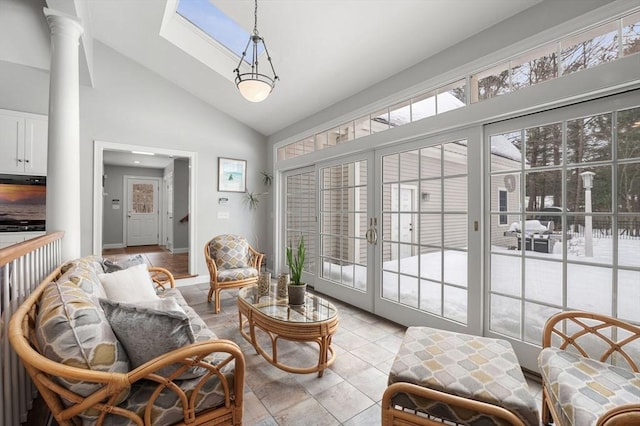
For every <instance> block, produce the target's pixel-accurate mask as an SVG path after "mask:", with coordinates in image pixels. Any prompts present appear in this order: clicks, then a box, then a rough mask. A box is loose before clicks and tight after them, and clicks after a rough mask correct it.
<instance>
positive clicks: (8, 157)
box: [0, 110, 48, 176]
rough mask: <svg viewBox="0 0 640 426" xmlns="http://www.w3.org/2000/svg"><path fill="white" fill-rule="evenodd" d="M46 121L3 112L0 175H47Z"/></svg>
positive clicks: (0, 124)
mask: <svg viewBox="0 0 640 426" xmlns="http://www.w3.org/2000/svg"><path fill="white" fill-rule="evenodd" d="M47 131H48V124H47V117H46V116H44V115H36V114H27V113H21V112H15V111H7V110H0V152H1V153H2V154H1V155H0V173H8V174H27V175H40V176H45V175H46V174H47Z"/></svg>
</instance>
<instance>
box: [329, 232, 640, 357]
mask: <svg viewBox="0 0 640 426" xmlns="http://www.w3.org/2000/svg"><path fill="white" fill-rule="evenodd" d="M562 249H563V248H562V243H556V244H555V246H554V247H553V253H539V252H534V251H530V250H527V251H525V253H524V257H523V256H522V251H519V250H509V249H506V248H502V247H492V254H491V280H490V282H491V284H490V285H491V291H492V293H493V294H492V295H491V299H490V307H489V309H490V312H491V324H490V328H491V329H492V330H494V331H497V332H499V333H503V334H506V335H509V336H512V337H516V338H522V337H521V335H520V333H521V330H522V329H523V328H522V321H523V320H524V323H525V324H526V327H525V328H524V339H525V340H526V341H530V342H532V343H538V344H539V342H540V341H541V336H542V327H543V325H544V322H545V321H546V319H547V318H548V317H549V316H551V315H552V314H554V313H555V312H557V311H558V310H559V308H558V306H560V307H562V306H566V307H567V308H568V309H580V310H586V311H593V312H599V313H604V314H607V315H611V314H612V313H613V307H614V303H615V308H616V309H617V316H618V317H620V318H622V319H626V320H631V321H636V322H640V272H637V271H624V270H621V271H619V272H618V277H617V298H615V300H614V291H613V269H612V268H611V266H612V260H613V239H612V238H594V239H593V257H591V258H587V257H585V255H584V239H583V238H572V239H570V240H568V247H567V260H568V262H567V268H566V290H565V287H564V285H563V274H564V272H563V263H562ZM618 259H619V265H620V266H635V267H640V240H638V239H620V240H618ZM523 262H524V274H525V280H524V284H523V282H522V271H523V265H522V263H523ZM418 264H420V268H419V269H418ZM443 266H444V267H443ZM442 270H444V274H445V276H444V281H445V282H446V283H450V284H455V285H456V286H459V287H461V288H458V287H455V286H447V285H445V286H444V295H443V294H442V291H441V288H442V286H440V285H439V284H437V283H433V282H429V281H424V280H418V279H417V278H416V276H418V274H419V271H420V273H421V276H422V278H426V279H428V280H434V281H436V282H439V281H441V279H442V276H441V271H442ZM399 271H400V272H402V274H398V272H399ZM403 274H407V275H403ZM323 275H324V277H325V278H328V279H331V280H335V281H339V282H340V281H341V277H342V282H344V283H345V284H347V285H350V286H351V285H353V286H354V287H355V288H359V289H364V288H365V283H366V267H364V266H359V265H344V266H340V265H335V264H331V263H325V264H324V274H323ZM466 286H467V253H466V252H459V251H445V252H444V261H443V260H442V256H441V252H435V253H428V254H423V255H420V256H411V257H406V258H403V259H400V260H399V261H398V260H394V261H388V262H385V263H384V265H383V278H382V294H383V296H384V297H385V298H388V299H391V300H398V301H400V302H401V303H402V304H405V305H408V306H412V307H420V308H421V309H423V310H426V311H428V312H433V313H435V314H438V315H440V314H441V312H442V310H443V314H444V316H445V317H447V318H450V319H453V320H456V321H461V322H466V311H467V292H466V291H465V290H464V288H465V287H466ZM420 287H421V291H419V288H420ZM496 293H498V294H496ZM565 294H566V303H563V298H564V297H565ZM523 296H524V299H526V300H524V299H523ZM419 299H420V300H419ZM443 301H444V305H443V303H442V302H443Z"/></svg>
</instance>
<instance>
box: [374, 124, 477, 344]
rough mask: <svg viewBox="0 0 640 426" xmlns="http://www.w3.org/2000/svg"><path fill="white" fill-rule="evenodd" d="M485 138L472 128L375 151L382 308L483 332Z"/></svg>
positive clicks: (412, 319)
mask: <svg viewBox="0 0 640 426" xmlns="http://www.w3.org/2000/svg"><path fill="white" fill-rule="evenodd" d="M479 142H480V137H479V134H475V135H474V134H473V132H471V131H468V130H467V131H463V132H454V133H448V134H445V135H441V136H437V137H431V138H425V139H420V140H416V141H414V142H411V143H408V144H404V145H401V146H394V147H392V148H388V149H384V150H379V151H377V152H376V166H377V169H376V183H375V185H376V191H375V193H376V211H377V213H376V216H377V217H378V218H379V223H380V238H379V239H378V242H377V247H376V259H375V265H376V267H375V269H376V273H375V274H374V275H375V278H376V279H375V282H376V289H377V297H376V298H375V312H376V313H377V314H378V315H381V316H384V317H386V318H389V319H392V320H394V321H396V322H399V323H402V324H407V325H410V324H413V325H427V326H432V327H438V328H444V329H449V330H456V331H461V332H469V333H478V332H479V331H480V327H479V326H480V318H481V317H480V307H479V306H478V304H477V302H476V301H477V300H478V299H479V297H480V295H481V292H480V280H479V277H480V266H481V262H480V259H481V256H480V255H479V251H480V240H481V239H480V235H479V234H480V233H479V232H478V228H479V218H480V208H479V203H480V188H481V186H480V179H479V178H475V177H476V176H479V172H480V169H479V167H478V163H479V162H480V161H479V160H480V158H481V155H480V143H479ZM472 177H473V178H472Z"/></svg>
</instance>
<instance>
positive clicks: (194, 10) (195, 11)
mask: <svg viewBox="0 0 640 426" xmlns="http://www.w3.org/2000/svg"><path fill="white" fill-rule="evenodd" d="M176 12H177V13H178V14H179V15H180V16H182V17H183V18H185V19H186V20H188V21H189V22H191V23H192V24H193V25H195V26H196V27H197V28H199V29H200V30H202V31H203V32H204V33H206V34H207V35H208V36H209V37H211V38H212V39H213V40H215V41H216V42H218V43H219V44H221V45H222V46H224V47H225V48H227V49H229V50H230V51H231V52H233V53H234V54H235V55H236V56H237V57H238V58H240V56H242V52H243V51H244V49H245V47H246V46H247V41H249V35H250V34H249V32H247V31H246V30H245V29H244V28H242V27H241V26H240V25H239V24H238V23H237V22H235V21H234V20H233V19H231V18H230V17H229V16H227V15H226V14H225V13H224V12H222V11H221V10H220V9H218V8H217V7H216V6H215V5H214V4H213V3H212V2H211V1H210V0H180V2H179V3H178V9H177V10H176ZM259 47H260V50H264V49H263V48H262V46H259ZM258 54H259V55H261V54H262V51H260V52H258ZM250 59H251V55H248V56H246V57H245V61H246V62H247V63H249V62H248V61H249V60H250Z"/></svg>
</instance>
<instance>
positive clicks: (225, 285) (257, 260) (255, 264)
mask: <svg viewBox="0 0 640 426" xmlns="http://www.w3.org/2000/svg"><path fill="white" fill-rule="evenodd" d="M214 239H215V237H214V238H212V239H211V240H209V241H207V243H206V244H205V246H204V258H205V260H206V263H207V268H208V269H209V286H210V288H209V294H208V295H207V302H209V303H210V302H211V300H212V298H213V297H215V304H214V310H215V313H216V314H217V313H220V309H221V307H220V292H221V291H222V290H228V289H232V288H240V287H245V286H248V285H251V284H255V283H257V282H258V277H257V276H256V277H251V278H246V279H243V280H236V281H218V266H217V265H216V261H215V259H214V258H212V257H211V254H210V253H209V245H210V244H211V242H212V241H213V240H214ZM249 255H250V256H251V264H250V265H251V267H252V268H255V269H257V270H258V272H260V267H261V265H262V260H263V259H264V253H260V252H259V251H257V250H256V249H254V248H253V247H251V245H250V244H249Z"/></svg>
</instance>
